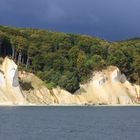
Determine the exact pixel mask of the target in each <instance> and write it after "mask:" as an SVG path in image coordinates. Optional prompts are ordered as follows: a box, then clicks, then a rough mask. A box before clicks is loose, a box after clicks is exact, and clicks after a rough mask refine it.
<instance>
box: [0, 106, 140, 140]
mask: <svg viewBox="0 0 140 140" xmlns="http://www.w3.org/2000/svg"><path fill="white" fill-rule="evenodd" d="M0 140H140V107H0Z"/></svg>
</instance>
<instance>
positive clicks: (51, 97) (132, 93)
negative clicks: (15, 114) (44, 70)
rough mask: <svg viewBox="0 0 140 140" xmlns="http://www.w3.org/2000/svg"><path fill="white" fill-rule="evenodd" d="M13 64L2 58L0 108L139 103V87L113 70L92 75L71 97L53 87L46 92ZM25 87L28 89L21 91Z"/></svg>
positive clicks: (110, 68) (38, 80) (34, 79)
mask: <svg viewBox="0 0 140 140" xmlns="http://www.w3.org/2000/svg"><path fill="white" fill-rule="evenodd" d="M19 77H20V79H21V81H22V83H23V84H22V85H21V87H22V90H21V89H20V85H19V81H18V70H17V66H16V64H15V63H14V62H13V61H12V60H10V59H8V58H5V60H4V62H3V64H2V66H1V68H0V104H25V105H26V104H35V105H41V104H42V105H48V104H65V105H70V104H78V105H85V104H91V105H92V104H135V103H139V99H140V98H139V97H140V86H138V85H132V84H131V83H130V82H129V81H127V79H126V77H125V75H123V74H121V72H120V71H119V69H118V68H117V67H113V66H110V67H108V68H107V69H106V70H103V71H100V72H94V73H93V76H92V78H91V79H90V80H89V81H88V82H87V83H86V84H84V85H81V86H80V89H79V90H78V91H76V92H75V93H74V95H72V94H70V93H69V92H67V91H65V90H63V89H61V88H59V87H57V88H55V89H51V90H49V89H48V88H47V87H46V85H45V84H44V83H43V81H41V80H40V79H39V78H38V77H37V76H35V75H34V74H32V73H26V72H19ZM25 84H26V86H27V85H28V88H27V87H26V88H25V87H24V86H25Z"/></svg>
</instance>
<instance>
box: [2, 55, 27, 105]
mask: <svg viewBox="0 0 140 140" xmlns="http://www.w3.org/2000/svg"><path fill="white" fill-rule="evenodd" d="M25 103H26V100H25V98H24V96H23V94H22V91H21V90H20V85H19V81H18V69H17V65H16V64H15V63H14V62H13V61H12V60H10V59H9V58H7V57H6V58H5V60H4V62H3V64H2V66H0V104H4V105H13V104H25Z"/></svg>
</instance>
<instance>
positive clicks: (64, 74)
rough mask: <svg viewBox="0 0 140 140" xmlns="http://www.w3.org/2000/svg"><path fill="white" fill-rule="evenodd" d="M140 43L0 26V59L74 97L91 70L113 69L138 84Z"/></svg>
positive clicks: (137, 40)
mask: <svg viewBox="0 0 140 140" xmlns="http://www.w3.org/2000/svg"><path fill="white" fill-rule="evenodd" d="M139 54H140V39H139V38H136V39H130V40H126V41H120V42H108V41H105V40H103V39H99V38H96V37H92V36H87V35H78V34H66V33H58V32H51V31H48V30H38V29H29V28H28V29H26V28H13V27H6V26H0V57H5V56H6V55H8V56H10V57H11V58H12V59H13V60H14V61H15V62H17V64H18V65H19V67H20V68H22V69H25V70H27V71H30V72H33V73H35V74H36V75H38V76H39V77H40V78H41V79H42V80H43V81H44V82H45V83H46V85H48V86H49V87H55V86H60V87H62V88H64V89H66V90H67V91H69V92H71V93H74V92H75V91H76V90H77V89H78V88H79V85H80V83H83V82H86V81H87V80H88V78H90V76H91V74H92V72H93V71H94V70H101V69H104V68H106V67H107V66H109V65H115V66H117V67H119V68H120V70H121V71H122V72H123V73H124V74H126V76H127V77H128V79H129V80H130V81H132V82H134V83H138V84H140V55H139Z"/></svg>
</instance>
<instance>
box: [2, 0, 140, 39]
mask: <svg viewBox="0 0 140 140" xmlns="http://www.w3.org/2000/svg"><path fill="white" fill-rule="evenodd" d="M139 13H140V1H139V0H133V1H132V0H75V1H74V0H24V1H23V0H1V1H0V17H1V18H0V24H5V25H11V26H18V27H34V28H45V29H51V30H55V31H64V32H71V33H83V34H90V35H93V36H99V37H102V38H105V39H108V40H120V39H126V38H130V37H136V36H140V32H139V25H140V19H139Z"/></svg>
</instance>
